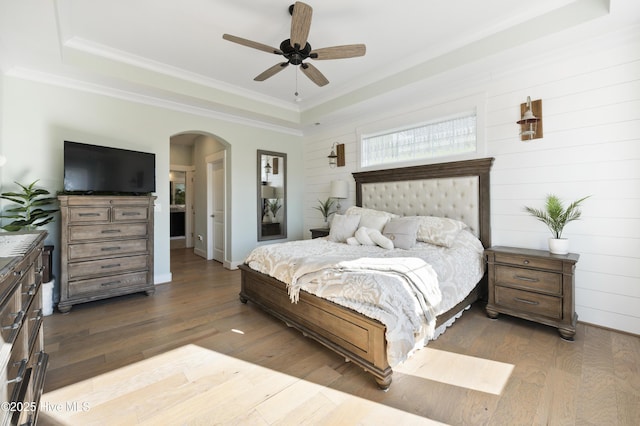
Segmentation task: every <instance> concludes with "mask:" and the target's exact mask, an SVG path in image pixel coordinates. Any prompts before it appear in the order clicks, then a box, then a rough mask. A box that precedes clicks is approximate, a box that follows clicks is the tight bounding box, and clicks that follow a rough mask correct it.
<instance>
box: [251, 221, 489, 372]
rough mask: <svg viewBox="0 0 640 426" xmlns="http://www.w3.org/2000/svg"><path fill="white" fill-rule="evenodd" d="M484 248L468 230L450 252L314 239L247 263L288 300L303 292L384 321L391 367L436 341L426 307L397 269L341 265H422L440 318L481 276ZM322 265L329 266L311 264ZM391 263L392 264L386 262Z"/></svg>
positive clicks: (261, 253)
mask: <svg viewBox="0 0 640 426" xmlns="http://www.w3.org/2000/svg"><path fill="white" fill-rule="evenodd" d="M483 250H484V249H483V247H482V244H481V243H480V241H478V239H477V238H476V237H475V236H473V234H471V233H470V232H468V231H466V230H464V231H462V232H460V234H459V236H458V237H457V238H456V241H455V243H454V244H453V246H452V247H451V248H445V247H440V246H435V245H432V244H427V243H420V242H419V243H417V244H416V245H415V246H414V247H413V248H411V249H408V250H403V249H393V250H386V249H383V248H381V247H378V246H350V245H348V244H344V243H336V242H331V241H329V240H328V239H325V238H316V239H312V240H302V241H292V242H286V243H277V244H269V245H264V246H260V247H258V248H256V249H255V250H254V251H253V252H252V253H251V254H250V255H249V256H248V257H247V259H246V260H245V263H247V264H248V265H249V267H250V268H252V269H254V270H256V271H259V272H262V273H264V274H267V275H270V276H272V277H274V278H276V279H278V280H280V281H282V282H284V283H285V284H287V287H288V290H289V294H290V296H292V299H295V294H296V292H297V291H298V290H300V289H301V290H304V291H306V292H308V293H311V294H314V295H316V296H318V297H322V298H325V299H328V300H331V301H333V302H335V303H338V304H340V305H342V306H346V307H349V308H351V309H354V310H356V311H358V312H360V313H362V314H364V315H366V316H368V317H370V318H374V319H376V320H378V321H380V322H382V323H383V324H384V325H385V326H386V329H387V330H386V339H387V360H388V362H389V365H390V366H391V367H394V366H395V365H397V364H399V363H400V362H402V361H404V360H405V359H407V358H408V357H409V356H410V354H411V353H412V352H413V351H414V350H416V349H418V348H420V347H422V346H424V345H425V344H426V342H427V341H428V340H429V339H432V338H433V337H434V330H433V325H434V321H429V320H428V319H427V318H426V317H425V314H424V307H423V306H421V305H420V303H419V302H418V299H417V298H416V297H415V296H414V295H413V291H412V288H411V285H409V282H408V280H407V277H402V276H401V275H400V274H399V273H397V271H391V272H390V271H381V270H380V269H381V268H379V267H378V268H376V269H378V270H377V271H372V270H364V269H361V268H360V267H359V268H357V269H355V270H354V269H353V268H345V267H344V262H347V263H346V264H347V265H349V264H350V263H349V262H351V261H353V262H356V261H357V259H360V258H367V259H370V258H376V257H377V258H385V261H388V260H390V259H391V258H413V260H411V259H407V260H406V261H405V262H400V261H399V262H398V263H399V264H407V263H406V262H407V261H408V262H416V263H414V264H415V265H424V268H420V269H424V271H423V272H424V276H425V278H424V279H425V280H426V281H429V278H428V276H429V275H430V273H429V272H428V271H431V274H432V275H433V276H432V279H431V280H432V283H427V284H425V285H427V286H430V285H433V286H435V287H436V292H437V293H439V297H437V298H435V299H433V298H432V299H431V300H436V302H437V299H441V300H440V301H439V303H434V304H433V306H431V307H430V308H431V310H432V312H433V313H434V314H435V315H439V314H440V313H443V312H446V311H447V310H449V309H450V308H452V307H453V306H455V305H456V304H457V303H458V302H460V301H461V300H462V299H464V298H465V297H466V295H467V294H468V293H469V292H470V291H471V290H472V289H473V288H474V287H475V285H476V283H477V282H478V281H479V280H480V279H481V278H482V275H483V274H484V262H483V258H482V253H483ZM323 259H324V261H323ZM415 259H422V260H423V261H424V263H423V262H420V261H416V260H415ZM322 263H324V264H325V266H328V267H327V268H319V267H316V266H313V265H320V264H322ZM380 263H382V262H380ZM389 263H393V262H386V264H389ZM339 264H342V265H339ZM398 289H403V291H398ZM438 290H439V291H438ZM426 291H427V292H429V291H431V292H432V293H435V292H434V291H433V290H429V289H427V290H426Z"/></svg>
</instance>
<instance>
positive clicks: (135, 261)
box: [68, 255, 149, 285]
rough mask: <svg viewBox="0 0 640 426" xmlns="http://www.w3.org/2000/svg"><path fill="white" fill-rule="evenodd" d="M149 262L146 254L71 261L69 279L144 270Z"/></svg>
mask: <svg viewBox="0 0 640 426" xmlns="http://www.w3.org/2000/svg"><path fill="white" fill-rule="evenodd" d="M148 262H149V258H148V256H146V255H144V256H127V257H116V258H113V259H103V260H90V261H87V262H77V263H70V264H69V267H68V273H69V279H74V280H76V279H81V278H85V277H87V278H88V277H91V276H96V275H105V274H107V275H115V274H119V273H122V272H128V271H136V270H143V269H147V267H148ZM69 285H71V283H69Z"/></svg>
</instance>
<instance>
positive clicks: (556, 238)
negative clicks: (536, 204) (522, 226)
mask: <svg viewBox="0 0 640 426" xmlns="http://www.w3.org/2000/svg"><path fill="white" fill-rule="evenodd" d="M589 197H590V196H586V197H584V198H580V199H579V200H576V201H574V202H572V203H571V204H569V205H568V206H567V208H566V209H565V207H564V205H563V203H562V200H560V198H558V197H557V196H556V195H553V194H549V195H547V198H546V202H545V208H544V209H535V208H533V207H526V206H525V208H524V210H525V211H526V212H527V213H529V214H531V215H532V216H533V217H535V218H536V219H538V220H539V221H540V222H542V223H544V224H545V225H547V227H549V229H550V230H551V233H552V235H553V236H552V237H551V238H549V251H550V252H551V253H553V254H567V253H569V240H568V239H566V238H562V231H563V230H564V227H565V226H566V224H567V223H569V222H571V221H574V220H578V219H580V216H581V214H582V212H581V211H580V209H579V207H580V204H581V203H582V202H583V201H584V200H586V199H587V198H589Z"/></svg>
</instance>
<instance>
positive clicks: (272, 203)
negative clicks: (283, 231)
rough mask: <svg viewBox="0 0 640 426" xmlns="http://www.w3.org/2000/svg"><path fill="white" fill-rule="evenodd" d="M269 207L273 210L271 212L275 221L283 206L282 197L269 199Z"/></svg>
mask: <svg viewBox="0 0 640 426" xmlns="http://www.w3.org/2000/svg"><path fill="white" fill-rule="evenodd" d="M267 207H268V208H269V210H270V211H271V214H272V215H273V220H274V221H275V220H276V216H277V214H278V211H279V210H280V208H281V207H282V204H280V199H279V198H274V199H272V200H269V201H267Z"/></svg>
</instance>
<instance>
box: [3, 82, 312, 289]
mask: <svg viewBox="0 0 640 426" xmlns="http://www.w3.org/2000/svg"><path fill="white" fill-rule="evenodd" d="M2 87H3V96H2V107H3V108H2V111H1V114H0V115H1V116H2V123H3V126H2V128H1V129H0V130H1V132H2V134H1V135H0V138H1V140H2V141H3V145H2V152H0V153H1V154H3V155H5V156H6V157H7V159H8V162H7V164H6V165H5V166H4V167H3V168H2V169H0V177H1V183H2V191H5V190H11V189H14V188H13V186H12V182H13V181H19V182H31V181H33V180H36V179H40V184H41V186H42V187H44V188H47V189H49V190H50V191H52V192H55V191H58V190H61V189H62V187H63V168H62V167H63V141H64V140H65V139H66V140H72V141H79V142H85V143H91V144H96V145H107V146H115V147H120V148H128V149H134V150H138V151H147V152H154V153H155V154H156V183H157V187H156V190H157V193H156V195H157V196H158V199H157V208H156V217H155V224H156V229H155V260H156V262H155V275H156V282H163V281H167V280H169V279H170V278H171V275H170V271H169V161H170V158H169V140H170V137H171V136H172V135H175V134H178V133H183V132H186V131H194V130H198V131H201V132H206V133H210V134H214V135H217V136H218V137H220V139H223V140H224V141H226V142H227V143H228V144H229V148H228V159H229V167H230V176H229V182H228V185H229V186H228V189H229V190H230V194H231V195H230V200H229V202H230V205H229V209H230V211H232V212H233V214H231V215H229V221H228V229H227V234H228V235H230V236H231V242H230V244H229V246H228V247H229V249H230V250H229V253H228V254H227V256H229V259H230V260H231V261H232V262H234V263H241V262H242V260H243V259H244V257H245V256H246V255H247V254H248V253H249V251H250V250H251V249H252V248H253V247H255V246H256V244H257V243H256V241H257V235H256V234H257V232H256V229H257V218H256V214H255V211H256V210H255V209H256V197H255V194H256V185H257V178H256V176H255V170H256V166H255V158H256V150H257V149H269V150H274V151H281V152H286V153H287V154H288V155H289V158H291V159H292V160H291V161H290V162H289V167H288V173H289V194H290V195H291V197H292V198H293V199H299V198H301V197H302V191H303V183H302V182H303V171H302V167H303V164H302V150H303V148H302V145H301V143H300V137H299V136H294V135H291V134H283V133H279V132H276V131H273V130H270V129H261V128H257V127H250V126H248V125H242V124H237V123H229V122H225V121H222V120H218V119H213V118H210V117H204V116H199V115H193V114H188V113H185V112H179V111H172V110H167V109H163V108H159V107H155V106H151V105H144V104H140V103H134V102H130V101H126V100H122V99H116V98H113V97H108V96H103V95H99V94H94V93H88V92H82V91H79V90H74V89H70V88H64V87H59V86H53V85H49V84H44V83H40V82H34V81H28V80H23V79H18V78H14V77H8V76H4V77H3V80H2ZM289 208H290V210H289V214H290V216H289V221H288V224H287V227H288V229H289V236H290V238H301V237H302V219H301V210H300V209H299V208H298V207H297V206H295V203H292V204H290V206H289ZM251 224H253V225H251ZM58 226H59V225H58V224H57V223H53V224H51V225H50V226H49V227H48V228H47V229H48V231H49V232H50V235H49V237H48V239H47V243H48V244H53V245H55V246H57V247H59V231H58ZM58 250H59V248H58ZM58 250H55V251H54V262H55V263H54V272H55V273H56V274H57V273H58V269H59V253H58Z"/></svg>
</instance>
